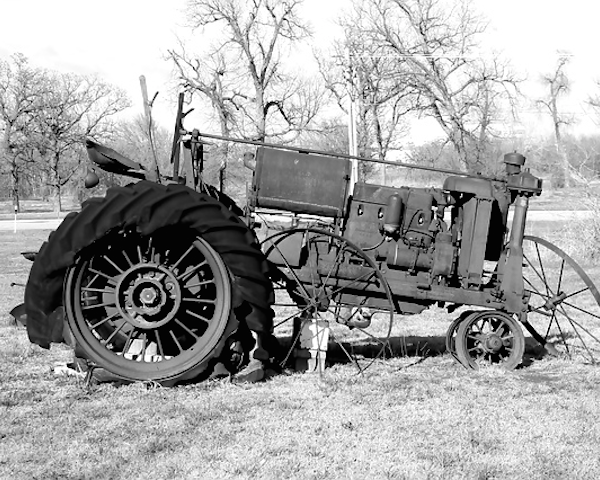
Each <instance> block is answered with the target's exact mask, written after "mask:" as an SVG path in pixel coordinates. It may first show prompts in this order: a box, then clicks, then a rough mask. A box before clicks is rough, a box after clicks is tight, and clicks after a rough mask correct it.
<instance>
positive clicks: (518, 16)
mask: <svg viewBox="0 0 600 480" xmlns="http://www.w3.org/2000/svg"><path fill="white" fill-rule="evenodd" d="M345 3H346V2H345V1H344V0H305V11H306V18H308V19H309V20H310V21H311V22H312V24H313V30H314V31H315V33H316V40H315V41H316V42H319V40H320V41H321V42H323V41H325V39H327V37H328V35H329V34H330V32H331V31H332V30H333V23H332V22H333V21H334V20H335V18H336V17H337V14H338V12H339V10H340V8H341V7H342V6H343V5H344V4H345ZM473 3H474V5H475V6H476V8H478V9H479V10H480V11H481V12H482V13H483V14H484V15H486V16H487V17H488V18H489V21H490V24H489V28H488V39H489V40H488V41H489V44H490V47H492V48H494V49H498V50H502V51H504V53H505V54H506V56H507V57H508V58H509V59H510V60H511V62H512V64H513V66H514V68H515V70H517V71H518V72H520V73H523V75H524V76H527V77H528V78H529V80H528V81H527V83H526V84H525V85H524V86H523V87H524V88H523V90H524V92H525V93H528V94H529V96H530V97H531V99H532V101H533V100H535V98H534V97H536V96H539V95H541V94H542V93H541V91H540V84H539V77H540V74H541V73H542V72H548V71H551V70H552V69H553V66H554V64H555V61H556V51H557V50H566V51H569V52H570V53H571V54H572V55H573V57H572V60H571V63H570V65H569V67H568V70H567V73H568V75H569V77H570V79H571V81H572V92H571V94H570V97H569V99H568V103H567V102H565V104H564V109H565V110H568V111H569V112H571V113H573V114H574V115H575V117H576V119H577V120H579V121H580V124H579V126H578V127H577V128H578V131H582V132H583V131H585V132H589V131H593V130H598V129H600V127H598V126H597V125H594V124H593V122H591V119H590V117H589V115H587V114H586V112H585V111H584V100H585V99H586V98H587V96H588V95H589V94H590V93H592V92H593V81H594V80H595V79H600V61H599V59H598V53H597V51H598V45H599V44H600V42H599V40H600V32H599V30H600V28H599V25H598V23H599V19H600V4H596V3H595V2H593V1H590V0H570V1H568V2H566V1H561V2H558V1H556V0H545V1H543V0H502V1H492V0H473ZM184 6H185V0H102V1H90V0H0V57H6V56H7V55H10V54H12V53H14V52H21V53H23V54H25V55H26V56H27V57H28V58H29V59H30V61H31V63H32V64H33V65H36V66H42V67H46V68H51V69H57V70H63V71H72V72H76V73H82V74H98V75H99V76H100V77H102V78H103V79H105V80H106V81H109V82H111V83H113V84H115V85H118V86H120V87H122V88H123V89H125V90H126V91H127V92H128V93H129V95H130V97H131V99H132V101H133V102H134V105H135V108H136V111H137V112H140V113H141V111H142V107H141V94H140V87H139V75H141V74H144V75H145V76H146V78H147V81H148V90H149V93H150V96H152V95H153V94H154V92H156V91H159V92H160V95H159V97H158V99H157V102H156V104H155V111H154V113H155V114H156V116H157V117H158V120H159V121H160V123H162V124H163V125H164V126H166V127H168V128H171V124H172V122H173V120H174V104H175V101H176V98H175V97H176V95H175V92H174V90H173V89H172V87H173V86H172V84H170V72H171V67H170V64H169V63H168V62H167V61H166V60H165V59H164V56H165V52H166V49H167V48H170V47H173V46H175V35H176V34H177V33H178V32H179V33H180V34H183V35H186V34H187V33H188V31H187V30H184V29H183V27H182V25H184V24H185V16H184V13H183V8H184ZM526 110H529V111H526ZM532 110H533V109H532V108H528V109H525V110H524V111H522V112H521V116H522V119H523V123H524V124H525V128H526V129H529V128H538V127H537V126H539V123H540V121H539V120H540V119H539V117H538V116H537V115H536V114H535V113H534V112H533V111H532ZM536 125H537V126H536ZM416 133H418V132H416Z"/></svg>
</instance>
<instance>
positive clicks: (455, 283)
mask: <svg viewBox="0 0 600 480" xmlns="http://www.w3.org/2000/svg"><path fill="white" fill-rule="evenodd" d="M182 105H183V102H182V98H181V97H180V102H179V110H178V114H177V121H176V129H175V138H174V143H173V154H172V159H171V160H172V163H173V175H172V176H171V177H168V178H167V177H161V176H160V174H157V173H156V172H154V171H148V170H146V169H144V167H143V166H142V165H140V164H137V163H135V162H132V161H131V160H128V159H126V158H124V157H122V156H121V155H119V154H118V153H117V152H114V151H113V150H111V149H108V148H106V147H103V146H101V145H98V144H96V143H94V142H91V141H88V144H87V147H88V154H89V156H90V159H91V160H92V162H93V163H94V164H95V165H96V166H97V167H100V168H102V169H104V170H107V171H110V172H114V173H120V174H124V175H128V176H131V177H134V178H139V179H140V181H139V182H138V183H135V184H131V185H128V186H125V187H117V188H112V189H109V190H108V192H107V194H106V196H105V197H104V198H92V199H90V200H88V201H86V202H85V203H84V204H83V207H82V209H81V211H80V212H79V213H73V214H70V215H69V216H67V217H66V219H65V220H64V222H63V223H62V224H61V225H60V226H59V228H58V229H57V230H56V231H55V232H53V233H52V234H51V235H50V237H49V239H48V242H46V243H45V244H44V245H43V246H42V248H41V250H40V252H39V253H38V255H37V256H36V259H35V262H34V264H33V268H32V270H31V274H30V277H29V281H28V284H27V287H26V293H25V306H26V311H27V327H28V332H29V336H30V339H31V340H32V341H33V342H35V343H38V344H40V345H42V346H46V347H47V346H48V345H49V344H50V342H59V341H68V342H69V343H71V344H72V345H73V346H74V347H75V352H76V354H77V355H78V356H80V357H84V358H87V359H88V360H89V362H90V363H91V364H93V365H98V366H101V367H103V368H105V369H106V370H108V371H109V372H112V373H113V374H114V375H116V376H118V377H121V378H124V379H128V380H150V381H157V382H161V383H165V384H168V383H175V382H180V381H186V380H190V379H198V378H204V377H206V376H208V375H210V374H211V372H213V371H214V370H215V368H217V366H219V368H222V367H223V366H224V367H225V368H226V370H227V371H229V372H231V373H233V374H235V372H236V371H238V370H239V369H240V368H242V367H243V366H244V365H245V364H246V363H247V362H248V361H249V352H250V351H251V350H253V349H256V344H255V340H254V338H256V335H254V336H253V335H252V334H251V333H252V332H255V333H259V334H263V336H266V338H267V339H269V338H270V339H271V340H270V342H271V343H270V345H262V346H261V347H264V350H265V351H266V352H268V355H267V357H269V356H270V357H272V358H271V360H272V361H273V359H274V358H276V359H277V361H278V362H280V363H281V364H282V365H283V364H290V363H293V364H295V365H296V366H298V367H302V366H304V368H305V369H306V368H316V365H319V367H322V360H323V357H319V355H320V354H321V353H322V352H324V351H326V350H327V348H326V347H327V346H329V347H330V348H329V349H328V350H329V352H328V358H329V360H330V361H336V360H337V361H345V362H351V363H352V364H354V365H355V366H356V367H357V368H358V369H359V371H363V370H364V369H365V368H367V367H368V366H369V365H370V364H372V363H373V362H374V361H375V360H378V359H381V358H384V357H386V356H388V355H393V354H394V352H393V349H394V345H393V343H392V342H391V340H390V336H391V335H392V332H395V331H396V330H395V329H397V328H400V331H399V332H400V333H401V326H402V322H401V316H402V315H409V314H416V313H420V312H422V311H423V310H424V309H425V308H427V307H429V306H432V305H437V306H439V307H445V308H447V310H448V311H449V312H453V311H454V310H457V309H459V310H458V311H457V315H458V317H457V318H456V320H455V321H454V322H452V324H451V325H450V328H449V329H448V332H447V335H446V344H447V349H448V351H449V352H450V353H451V354H452V355H453V356H454V357H455V358H456V360H457V361H458V362H459V363H460V364H462V365H463V366H465V367H467V368H478V367H480V366H481V365H488V364H500V365H502V366H504V367H505V368H507V369H512V368H515V367H516V366H518V365H519V364H520V363H521V361H522V358H523V354H524V349H525V337H524V334H523V328H524V329H525V330H526V331H528V332H529V334H530V335H531V337H532V338H533V339H535V340H537V341H538V342H539V343H540V344H541V345H542V346H544V347H545V349H546V350H547V351H548V352H550V353H551V354H555V355H557V354H564V355H569V356H571V357H574V358H581V359H583V360H584V361H587V362H595V360H596V358H597V355H598V354H599V353H600V306H599V303H600V295H599V293H598V290H597V289H596V287H595V286H594V284H593V282H592V281H591V280H590V278H589V277H588V276H587V275H586V274H585V273H584V271H583V270H582V269H581V268H580V267H579V266H578V265H577V264H576V263H575V262H574V261H573V260H572V259H571V258H570V257H569V256H568V255H566V254H565V253H564V252H563V251H562V250H561V249H559V248H558V247H556V246H554V245H552V244H550V243H549V242H547V241H545V240H542V239H540V238H536V237H530V236H525V221H526V216H527V210H528V204H529V200H530V198H531V197H533V196H537V195H540V194H541V191H542V182H541V180H540V179H538V178H536V177H535V176H533V175H532V174H531V173H529V172H528V171H527V170H524V169H523V165H524V161H525V158H524V157H523V156H522V155H520V154H518V153H510V154H507V155H506V156H505V157H504V163H505V167H506V168H505V170H506V174H505V175H504V176H503V177H502V178H486V177H483V176H478V175H468V174H465V173H462V172H448V171H444V170H438V169H432V170H434V171H442V172H444V173H448V174H449V176H448V177H447V178H446V179H445V181H444V183H443V186H442V187H441V188H413V187H400V188H397V187H390V186H384V185H376V184H370V183H360V182H358V183H354V184H351V183H350V172H351V161H352V160H353V159H354V158H353V157H350V156H348V155H342V154H339V155H331V154H326V153H323V152H317V151H313V150H307V149H303V150H299V149H295V148H288V147H281V146H274V145H268V144H265V143H259V142H248V141H241V140H232V139H227V138H222V137H219V136H216V135H210V134H202V133H200V132H198V131H197V130H193V131H191V132H189V131H186V130H185V129H184V128H183V123H182V121H183V118H184V116H185V115H184V114H183V112H182ZM207 141H212V142H214V141H238V142H241V143H246V144H251V145H252V146H253V147H254V146H255V147H256V149H255V153H254V154H252V155H251V156H252V157H253V160H251V161H249V162H248V163H249V165H250V166H251V167H252V168H253V169H254V174H253V183H252V186H251V189H250V191H249V202H248V205H247V206H246V208H245V209H244V210H242V209H240V208H239V207H237V206H236V204H235V202H233V201H232V200H231V199H230V198H229V197H228V196H227V195H225V194H224V193H223V192H222V191H219V190H217V189H216V188H214V187H212V186H210V185H208V184H206V183H205V182H204V181H203V178H202V172H203V163H204V149H205V145H206V142H207ZM181 147H183V148H181ZM181 156H182V157H183V160H184V161H183V163H181V162H180V157H181ZM362 160H363V161H368V160H366V159H362ZM383 163H391V164H393V165H400V166H405V167H409V168H421V169H430V168H428V167H420V166H418V165H412V164H408V165H407V164H399V163H396V162H383ZM91 183H94V182H93V181H92V182H91ZM510 206H513V208H512V209H511V210H512V223H511V227H510V229H509V228H508V226H507V225H508V222H509V216H510V215H509V207H510ZM257 232H258V235H257ZM509 232H510V233H509ZM259 237H260V238H261V239H262V241H260V242H259ZM63 319H65V320H63ZM272 331H274V332H275V336H274V337H272V336H271V332H272ZM275 339H276V340H275ZM315 350H316V351H317V353H316V355H315ZM275 352H276V353H275Z"/></svg>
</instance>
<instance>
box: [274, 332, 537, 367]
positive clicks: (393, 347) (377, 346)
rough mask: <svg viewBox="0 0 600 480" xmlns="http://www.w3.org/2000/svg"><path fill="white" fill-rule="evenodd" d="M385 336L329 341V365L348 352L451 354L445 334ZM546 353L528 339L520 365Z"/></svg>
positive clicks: (285, 347) (285, 345) (344, 360)
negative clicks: (354, 341) (355, 340)
mask: <svg viewBox="0 0 600 480" xmlns="http://www.w3.org/2000/svg"><path fill="white" fill-rule="evenodd" d="M279 341H280V345H281V351H282V352H286V353H287V352H289V350H290V348H291V345H292V339H291V338H290V337H287V338H280V339H279ZM384 342H385V338H379V339H374V340H373V341H371V342H360V343H356V344H350V343H347V342H340V343H341V345H340V344H338V343H335V342H332V341H330V342H329V345H328V346H327V366H333V365H337V364H349V363H352V360H351V359H350V358H349V357H348V355H347V354H346V352H351V353H352V355H355V356H356V357H357V358H364V359H373V358H381V359H391V358H413V359H421V358H429V357H439V356H442V355H451V353H450V352H448V350H447V349H446V336H445V335H444V336H440V335H434V336H419V335H407V336H398V337H390V338H389V339H388V342H387V346H386V347H385V348H383V343H384ZM546 355H548V354H547V352H546V351H545V349H544V348H543V347H542V346H541V345H540V344H539V343H538V342H536V341H535V340H534V339H532V338H526V339H525V352H524V355H523V361H522V363H521V365H520V366H519V367H517V368H524V367H528V366H530V365H532V364H533V363H534V362H535V361H536V360H540V359H542V358H544V357H545V356H546ZM284 356H285V354H284Z"/></svg>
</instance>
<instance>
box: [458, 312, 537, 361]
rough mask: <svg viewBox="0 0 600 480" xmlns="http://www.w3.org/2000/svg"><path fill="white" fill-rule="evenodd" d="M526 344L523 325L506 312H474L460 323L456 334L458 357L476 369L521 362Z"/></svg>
mask: <svg viewBox="0 0 600 480" xmlns="http://www.w3.org/2000/svg"><path fill="white" fill-rule="evenodd" d="M524 347H525V338H524V336H523V332H522V330H521V327H520V326H519V324H518V323H517V322H516V321H515V320H514V319H513V318H512V317H511V316H510V315H508V314H506V313H503V312H497V311H482V312H474V313H473V314H471V315H469V316H468V317H467V318H466V319H465V320H464V321H462V322H461V323H460V326H459V328H458V332H457V335H456V353H457V355H458V358H459V360H460V362H461V363H462V364H463V365H464V366H466V367H470V368H473V369H478V368H480V367H484V366H490V365H500V366H502V367H504V368H506V369H508V370H511V369H513V368H515V367H516V366H517V365H519V364H520V363H521V360H522V358H523V351H524Z"/></svg>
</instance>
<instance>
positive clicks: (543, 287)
mask: <svg viewBox="0 0 600 480" xmlns="http://www.w3.org/2000/svg"><path fill="white" fill-rule="evenodd" d="M523 280H524V283H525V290H526V291H527V292H528V293H529V294H530V299H529V307H528V310H529V311H528V314H527V322H528V323H526V324H525V326H526V327H528V328H529V329H532V330H533V332H532V333H533V334H534V336H535V337H536V338H537V340H538V341H540V342H541V343H542V344H543V345H545V346H546V349H547V350H548V351H549V352H550V353H551V354H554V355H564V356H566V357H568V358H571V359H575V360H577V359H578V360H581V361H584V362H586V363H597V362H598V361H599V360H600V294H599V293H598V289H597V287H596V286H595V285H594V283H593V282H592V280H591V279H590V277H589V276H588V275H587V274H586V273H585V272H584V271H583V269H582V268H581V267H580V266H579V265H578V264H577V262H575V260H573V259H572V258H571V257H570V256H569V255H567V254H566V253H565V252H564V251H563V250H561V249H560V248H558V247H557V246H556V245H553V244H552V243H550V242H548V241H547V240H544V239H542V238H538V237H533V236H525V237H524V239H523Z"/></svg>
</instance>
